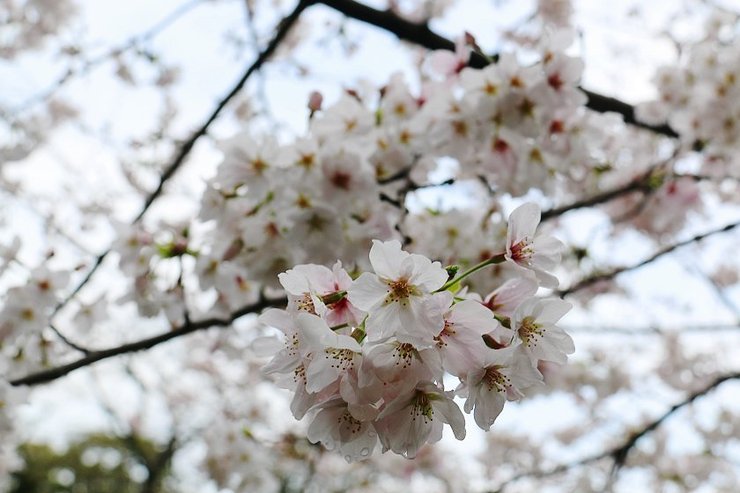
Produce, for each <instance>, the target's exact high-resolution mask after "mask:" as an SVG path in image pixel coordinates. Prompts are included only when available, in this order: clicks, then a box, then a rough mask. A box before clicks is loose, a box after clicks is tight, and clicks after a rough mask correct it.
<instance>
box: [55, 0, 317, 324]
mask: <svg viewBox="0 0 740 493" xmlns="http://www.w3.org/2000/svg"><path fill="white" fill-rule="evenodd" d="M308 5H309V1H307V0H300V1H299V2H298V5H296V7H295V8H294V9H293V11H292V12H291V13H290V14H288V15H287V16H286V17H285V18H283V20H282V21H280V23H279V24H278V26H277V30H276V32H275V35H274V36H273V38H272V40H271V41H270V42H269V43H268V45H267V47H265V49H264V50H263V51H261V52H260V54H259V55H258V56H257V59H256V60H255V61H254V62H252V64H251V65H250V66H249V67H248V68H247V70H246V71H245V72H244V74H243V75H242V77H241V78H240V79H239V81H238V82H237V83H236V85H234V87H233V88H232V89H231V91H229V93H228V94H227V95H226V96H224V97H223V98H222V99H221V100H220V101H219V102H218V104H217V105H216V107H215V108H214V110H213V111H212V112H211V114H210V115H209V116H208V118H207V119H206V121H205V122H203V124H201V126H200V127H199V128H198V129H197V130H196V131H195V132H193V134H192V135H191V136H190V138H188V139H187V140H186V141H185V142H183V143H182V145H181V146H180V148H179V150H178V151H177V153H176V154H175V156H174V157H173V159H172V161H171V162H170V164H169V165H168V166H167V167H166V168H165V169H164V171H163V172H162V175H161V176H160V180H159V184H158V185H157V187H156V188H155V189H154V190H153V191H152V192H151V193H150V194H149V195H148V196H147V197H146V199H145V201H144V205H143V207H142V208H141V211H140V212H139V214H138V215H137V216H136V218H134V220H133V223H134V224H135V223H138V222H139V221H140V220H141V219H142V218H143V217H144V215H145V214H146V212H147V211H148V210H149V207H151V205H152V203H154V201H155V200H156V199H157V198H158V197H159V196H160V195H161V194H162V192H163V190H164V186H165V184H166V183H167V182H168V181H169V180H170V178H172V176H173V175H174V174H175V172H176V171H177V170H178V169H179V168H180V166H182V164H183V162H184V161H185V158H187V157H188V155H189V154H190V151H192V150H193V147H194V146H195V143H196V142H197V141H198V139H200V138H201V137H202V136H204V135H205V134H206V133H207V132H208V129H209V128H210V126H211V124H212V123H213V122H214V121H215V120H216V118H218V116H219V115H220V114H221V112H222V111H223V109H224V108H225V107H226V105H227V104H228V103H229V102H230V101H231V100H232V99H233V98H234V97H235V96H236V95H237V94H238V93H239V92H240V91H241V89H242V88H243V87H244V85H245V84H246V83H247V80H248V79H249V77H250V76H251V75H252V74H253V73H254V72H255V71H257V70H259V69H260V68H261V67H262V65H263V64H264V63H265V62H266V61H267V60H268V59H269V58H270V56H272V54H273V53H275V50H276V49H277V47H278V46H279V45H280V43H281V42H282V41H283V40H284V39H285V36H286V35H287V34H288V32H289V31H290V28H291V27H293V25H294V24H295V23H296V21H297V20H298V17H299V16H300V14H301V13H302V12H303V10H304V9H305V8H306V7H307V6H308ZM110 252H111V249H110V248H109V249H108V250H106V251H104V252H103V253H101V254H100V255H98V256H97V257H96V258H95V260H94V261H93V264H92V267H91V268H90V270H89V271H88V272H87V274H86V275H85V277H84V278H83V279H82V280H81V281H80V282H79V284H77V286H76V287H75V288H74V289H73V290H72V292H71V293H69V295H67V297H65V298H64V299H63V300H62V301H61V302H59V304H57V306H56V307H55V309H54V312H53V313H52V315H51V316H52V317H53V316H54V315H56V313H58V312H59V310H61V309H62V308H63V307H64V306H66V305H67V303H69V301H70V300H71V299H72V298H74V297H75V296H76V295H77V293H79V291H80V290H81V289H82V288H83V287H84V286H85V285H87V283H88V282H90V279H91V278H92V276H93V275H94V274H95V272H96V271H97V270H98V268H100V265H101V264H102V263H103V260H105V258H106V257H107V256H108V255H109V254H110Z"/></svg>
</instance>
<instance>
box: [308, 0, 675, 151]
mask: <svg viewBox="0 0 740 493" xmlns="http://www.w3.org/2000/svg"><path fill="white" fill-rule="evenodd" d="M315 3H317V4H323V5H326V6H327V7H330V8H332V9H334V10H336V11H337V12H341V13H342V14H344V15H345V16H347V17H350V18H352V19H356V20H358V21H361V22H365V23H367V24H370V25H373V26H375V27H379V28H381V29H383V30H385V31H388V32H390V33H393V34H395V35H396V36H397V37H398V38H399V39H402V40H404V41H409V42H411V43H414V44H416V45H419V46H423V47H424V48H427V49H429V50H449V51H454V50H455V43H454V42H452V41H450V40H449V39H447V38H444V37H442V36H440V35H438V34H436V33H434V32H433V31H432V30H431V29H429V27H428V26H427V25H426V24H418V23H415V22H411V21H409V20H406V19H404V18H403V17H400V16H399V15H397V14H396V13H394V12H392V11H390V10H376V9H374V8H372V7H368V6H367V5H364V4H362V3H359V2H355V1H354V0H315ZM492 58H493V59H494V60H495V58H496V57H492ZM489 63H490V62H489V60H488V59H487V58H486V57H485V56H483V55H481V54H480V53H476V52H473V53H471V54H470V62H469V65H470V66H471V67H474V68H483V67H485V66H487V65H488V64H489ZM582 90H583V92H584V93H585V94H586V96H587V97H588V102H587V103H586V106H587V107H588V108H590V109H592V110H593V111H597V112H599V113H606V112H614V113H619V114H620V115H622V118H624V121H625V122H626V123H628V124H630V125H634V126H636V127H639V128H643V129H646V130H650V131H652V132H654V133H656V134H660V135H665V136H667V137H673V138H675V137H678V133H676V131H675V130H673V129H672V128H671V127H669V126H668V125H648V124H646V123H643V122H640V121H638V120H637V119H636V118H635V108H634V107H633V106H631V105H629V104H627V103H625V102H623V101H620V100H618V99H615V98H612V97H608V96H603V95H601V94H597V93H595V92H592V91H588V90H586V89H582Z"/></svg>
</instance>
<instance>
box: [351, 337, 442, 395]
mask: <svg viewBox="0 0 740 493" xmlns="http://www.w3.org/2000/svg"><path fill="white" fill-rule="evenodd" d="M443 374H444V370H443V367H442V359H441V357H440V354H439V352H438V351H437V349H436V348H427V349H417V348H416V347H414V346H413V345H412V344H410V343H407V342H400V341H397V340H394V339H390V340H388V341H385V342H380V343H377V344H374V345H369V346H366V356H365V359H364V360H363V365H362V372H361V374H360V378H359V384H360V386H361V387H363V388H367V389H368V392H371V391H375V392H378V391H379V392H382V395H383V396H384V397H386V398H387V397H391V398H393V397H395V396H396V395H399V394H402V393H405V392H408V391H409V390H411V389H412V388H414V387H416V385H417V384H418V383H419V382H422V381H428V380H436V381H441V379H442V376H443ZM371 389H372V390H371ZM377 389H379V390H377Z"/></svg>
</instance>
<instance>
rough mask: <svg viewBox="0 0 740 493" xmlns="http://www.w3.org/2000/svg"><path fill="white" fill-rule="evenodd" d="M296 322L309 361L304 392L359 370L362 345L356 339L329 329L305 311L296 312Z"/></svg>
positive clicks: (317, 388)
mask: <svg viewBox="0 0 740 493" xmlns="http://www.w3.org/2000/svg"><path fill="white" fill-rule="evenodd" d="M296 324H297V325H298V327H299V329H300V331H301V335H302V338H303V340H304V341H305V342H304V343H305V346H306V353H307V354H308V358H309V360H310V362H309V363H308V364H307V366H306V390H307V391H308V392H310V393H314V392H318V391H320V390H323V389H325V388H326V387H328V386H329V385H331V384H332V383H335V382H336V381H337V380H339V379H344V378H346V377H347V374H348V373H349V372H354V371H356V369H359V366H360V363H361V361H362V359H361V358H362V348H361V347H360V344H359V343H358V342H357V341H356V340H354V339H353V338H351V337H349V336H346V335H341V334H337V333H335V332H333V331H332V330H331V329H330V328H329V326H328V325H326V322H325V321H324V320H322V319H321V318H319V317H317V316H315V315H310V314H308V313H299V314H298V315H297V317H296Z"/></svg>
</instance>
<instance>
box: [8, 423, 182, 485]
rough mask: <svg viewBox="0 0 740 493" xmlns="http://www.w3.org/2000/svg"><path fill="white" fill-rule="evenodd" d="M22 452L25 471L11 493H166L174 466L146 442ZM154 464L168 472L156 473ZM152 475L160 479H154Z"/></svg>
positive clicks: (114, 440)
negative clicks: (170, 468) (166, 481)
mask: <svg viewBox="0 0 740 493" xmlns="http://www.w3.org/2000/svg"><path fill="white" fill-rule="evenodd" d="M19 452H20V454H21V456H22V457H23V459H24V461H25V464H26V465H25V467H24V468H23V469H22V470H21V471H19V472H17V473H15V474H14V477H13V479H14V484H13V487H12V488H11V490H10V493H103V492H105V493H144V492H146V493H166V492H167V490H166V489H165V488H164V487H163V486H162V485H161V483H162V481H161V479H162V478H163V477H164V476H166V474H167V471H166V469H167V465H166V464H167V463H168V462H169V461H168V460H166V461H161V460H160V458H161V457H162V455H163V454H164V453H168V451H162V450H160V447H159V446H158V445H156V444H154V443H152V442H150V441H148V440H145V439H142V438H137V437H127V438H121V437H115V436H109V435H104V434H95V435H90V436H88V437H86V438H85V439H84V440H81V441H79V442H76V443H74V444H72V445H71V446H70V447H69V448H68V449H67V450H66V451H64V452H57V451H55V450H54V449H52V448H51V447H49V446H48V445H44V444H35V443H25V444H23V445H21V447H20V449H19ZM170 455H171V454H169V453H168V455H167V457H168V458H169V456H170ZM153 464H164V467H159V469H158V470H154V469H152V465H153ZM147 465H148V466H147ZM150 469H152V470H154V473H155V475H156V476H157V477H156V478H149V476H150V474H149V470H150ZM148 479H149V480H148ZM152 479H153V480H152Z"/></svg>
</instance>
